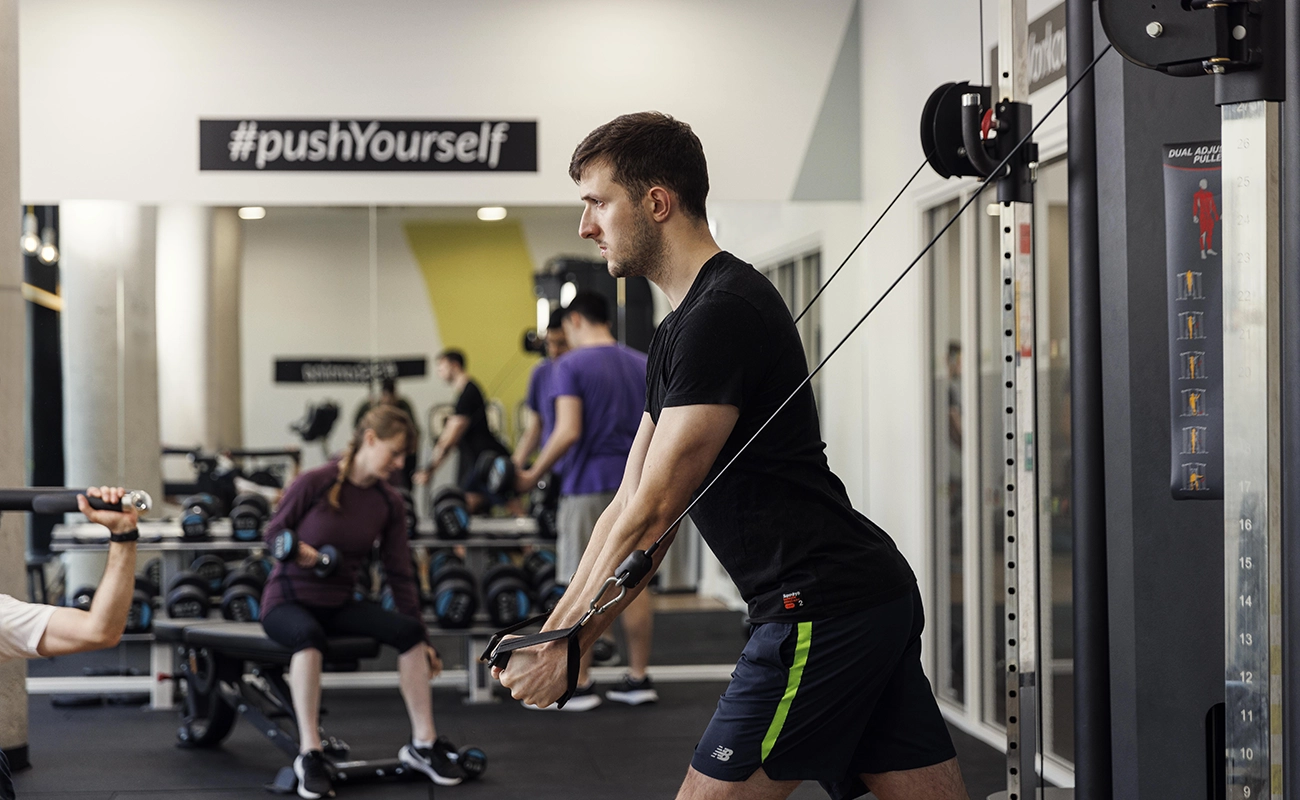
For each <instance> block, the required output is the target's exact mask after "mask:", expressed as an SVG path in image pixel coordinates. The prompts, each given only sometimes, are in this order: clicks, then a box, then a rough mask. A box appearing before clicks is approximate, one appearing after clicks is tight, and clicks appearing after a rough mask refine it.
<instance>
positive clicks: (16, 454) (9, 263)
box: [0, 0, 27, 763]
mask: <svg viewBox="0 0 1300 800" xmlns="http://www.w3.org/2000/svg"><path fill="white" fill-rule="evenodd" d="M19 208H20V206H19V204H18V4H17V2H15V0H0V209H6V210H8V212H9V218H10V219H11V220H13V219H16V218H17V214H18V210H19ZM14 229H15V226H14V225H12V224H11V225H10V226H9V227H7V228H3V230H7V231H12V230H14ZM12 240H13V237H12V236H9V237H4V236H0V242H5V241H9V242H11V241H12ZM21 282H22V259H21V257H20V256H19V251H18V248H16V247H13V246H11V245H3V244H0V486H22V485H23V484H24V475H23V464H24V461H25V449H24V447H23V394H24V392H25V384H26V371H25V369H24V352H25V350H26V336H27V333H26V323H27V314H26V313H25V312H26V309H24V308H23V300H22V295H21V293H20V284H21ZM26 530H27V526H26V524H25V520H24V519H23V515H21V514H0V592H4V593H5V594H11V595H15V596H17V597H19V598H22V599H24V600H25V599H26V595H27V588H26V575H25V572H24V569H23V564H24V552H25V551H26V544H25V538H26ZM0 710H2V711H0V748H3V749H4V750H6V751H14V755H15V756H17V758H15V759H14V760H15V761H19V762H23V763H25V761H26V747H27V664H26V662H23V661H11V662H9V663H7V664H3V665H0Z"/></svg>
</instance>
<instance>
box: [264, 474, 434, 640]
mask: <svg viewBox="0 0 1300 800" xmlns="http://www.w3.org/2000/svg"><path fill="white" fill-rule="evenodd" d="M337 477H338V462H337V461H331V462H330V463H328V464H325V465H324V466H320V467H317V468H316V469H311V470H307V471H306V472H303V473H302V474H300V475H299V476H298V478H297V479H296V480H295V481H294V482H293V483H291V484H289V488H288V489H286V490H285V492H284V497H283V498H282V499H281V500H280V507H279V508H278V509H277V510H276V512H275V515H274V516H273V517H271V521H270V522H268V523H267V524H266V528H265V532H264V536H265V539H266V541H267V543H268V545H269V544H270V542H271V539H272V538H273V537H274V536H275V535H276V534H278V533H280V532H281V531H283V530H286V529H288V530H292V531H296V532H297V534H298V540H299V541H301V542H306V543H307V544H309V545H311V546H312V547H315V548H317V549H320V548H321V547H323V546H324V545H327V544H329V545H333V546H334V547H335V548H336V549H337V550H338V551H339V562H338V567H337V568H336V569H335V570H334V572H333V574H331V575H329V576H328V577H324V578H321V577H318V576H317V575H316V574H315V573H314V572H313V571H312V570H311V569H303V568H302V567H299V566H298V565H297V564H295V563H294V562H293V561H289V562H286V563H283V564H276V565H275V569H273V570H272V571H271V576H270V577H269V578H268V579H267V581H266V588H265V589H264V590H263V591H262V614H263V615H264V616H265V615H266V614H267V613H268V612H269V611H270V610H271V609H273V608H275V607H276V606H277V605H280V604H281V603H286V602H292V603H299V604H301V605H304V606H318V607H322V608H337V607H338V606H341V605H343V604H345V603H347V602H348V601H349V600H351V599H352V592H353V586H354V585H355V584H356V580H357V574H358V572H360V570H361V568H362V565H363V563H364V562H365V561H366V560H367V559H368V558H369V556H370V553H371V551H372V549H373V548H374V546H375V544H376V542H378V544H379V553H380V555H381V557H382V558H383V563H384V571H385V572H386V573H387V575H388V582H389V585H390V586H391V587H392V589H393V599H394V600H395V601H396V603H397V610H398V611H399V612H400V613H402V614H405V615H406V616H408V617H412V618H414V619H418V620H421V622H423V617H422V616H421V614H420V595H419V591H418V590H417V588H416V583H415V574H414V571H413V569H412V564H411V546H410V543H409V541H408V540H407V534H406V517H405V511H404V509H403V505H402V496H401V495H399V494H398V493H397V491H396V490H395V489H393V487H392V486H390V485H389V484H388V482H387V481H377V482H375V483H374V484H373V485H371V486H368V487H366V488H364V489H363V488H362V487H360V486H357V485H355V484H353V483H351V482H349V481H344V482H343V486H342V487H341V489H340V491H339V508H338V509H337V510H335V509H334V507H333V506H331V505H330V502H329V490H330V487H332V486H333V485H334V480H335V478H337Z"/></svg>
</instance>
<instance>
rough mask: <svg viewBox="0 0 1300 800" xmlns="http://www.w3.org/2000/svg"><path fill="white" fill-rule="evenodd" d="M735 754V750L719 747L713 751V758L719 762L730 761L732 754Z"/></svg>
mask: <svg viewBox="0 0 1300 800" xmlns="http://www.w3.org/2000/svg"><path fill="white" fill-rule="evenodd" d="M735 752H736V751H735V750H732V749H731V748H729V747H723V746H722V745H718V749H717V750H714V751H713V757H714V758H716V759H718V760H719V761H730V760H731V756H732V754H733V753H735Z"/></svg>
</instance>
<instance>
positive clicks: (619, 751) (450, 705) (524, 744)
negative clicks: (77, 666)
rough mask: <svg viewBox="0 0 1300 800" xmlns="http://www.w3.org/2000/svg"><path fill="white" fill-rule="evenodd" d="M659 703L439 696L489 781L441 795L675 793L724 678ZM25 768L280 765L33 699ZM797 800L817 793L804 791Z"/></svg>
mask: <svg viewBox="0 0 1300 800" xmlns="http://www.w3.org/2000/svg"><path fill="white" fill-rule="evenodd" d="M659 688H660V694H661V696H662V700H661V702H660V703H659V704H658V705H657V706H642V707H639V708H628V707H626V706H621V705H617V704H609V703H607V704H606V705H604V706H602V707H600V708H598V709H596V710H594V711H590V712H584V713H571V712H563V711H559V712H555V711H529V710H526V709H524V708H522V707H520V706H519V705H518V704H517V703H514V702H510V701H508V700H506V701H504V702H501V703H498V704H496V705H492V706H466V705H464V704H463V703H462V702H461V695H460V694H459V693H457V692H452V691H448V690H438V691H436V692H435V693H434V705H435V710H436V714H437V720H438V726H439V731H440V732H441V733H443V734H445V735H447V736H449V737H451V738H452V739H453V740H455V741H457V742H459V743H462V744H477V745H479V746H480V747H482V748H484V749H485V750H486V751H487V753H488V757H489V760H490V765H489V767H488V772H487V775H486V776H484V778H483V780H481V781H479V782H478V783H474V784H465V785H462V786H458V787H454V788H449V789H439V790H438V792H437V794H438V797H440V798H464V800H472V799H473V798H484V799H485V800H486V799H487V798H491V800H515V798H519V799H520V800H522V799H523V798H556V799H557V800H558V798H568V799H570V800H572V799H573V798H597V797H599V798H606V797H620V798H662V797H672V796H674V794H675V793H676V790H677V787H678V786H679V784H680V783H681V779H682V776H683V775H684V774H685V772H686V767H687V764H688V763H689V762H690V757H691V752H692V750H693V748H694V745H695V741H696V737H697V736H698V735H699V733H700V732H701V731H702V730H703V729H704V726H705V725H706V724H707V722H708V719H709V717H710V715H711V714H712V713H713V708H714V705H715V703H716V700H717V696H718V694H719V693H721V691H722V690H723V688H725V687H724V685H723V684H721V683H692V684H664V685H661V686H660V687H659ZM325 704H326V706H327V707H328V709H329V712H330V713H329V714H328V716H326V717H325V720H324V721H325V723H326V725H327V726H328V730H329V732H330V733H331V734H333V735H335V736H338V737H340V738H343V739H345V740H347V741H348V742H349V743H351V745H352V748H353V750H352V756H353V757H355V758H386V757H392V756H394V755H396V753H397V750H398V748H399V747H401V745H402V744H403V743H404V742H405V741H406V739H407V738H408V737H409V735H410V731H409V727H408V723H407V720H406V713H405V710H404V708H403V706H402V701H401V698H400V697H399V696H398V693H397V692H396V691H392V690H364V691H363V690H352V691H333V692H327V693H326V695H325ZM29 705H30V711H31V726H30V736H29V739H30V743H31V759H32V763H33V765H34V766H33V768H32V769H29V770H25V771H23V772H22V773H20V774H19V775H18V776H17V781H16V782H17V787H18V793H19V798H20V799H21V798H42V800H54V799H55V798H68V799H69V800H72V799H73V798H76V800H101V798H102V799H103V800H109V798H113V800H128V798H130V799H132V800H135V799H136V798H140V799H143V798H151V799H154V800H156V798H160V797H187V796H193V795H197V796H201V797H203V798H206V799H208V800H217V799H218V798H221V799H223V800H224V798H267V797H273V796H274V795H270V794H268V793H266V792H265V791H264V790H263V789H262V784H264V783H265V782H267V781H269V780H271V779H272V778H273V777H274V775H275V772H276V770H277V769H279V768H280V767H281V766H284V765H285V764H286V763H287V761H288V759H287V758H285V757H284V756H283V755H282V754H281V753H280V751H279V750H277V749H275V748H274V747H272V746H271V745H270V744H269V743H268V742H267V740H266V739H265V738H264V737H262V736H261V735H260V734H259V733H257V732H256V731H255V730H254V729H253V728H252V726H250V725H248V724H247V723H246V722H243V721H240V722H238V723H236V725H235V729H234V731H233V732H232V733H231V735H230V738H228V739H227V740H226V742H225V743H224V745H223V746H222V747H221V748H220V749H216V750H181V749H179V748H177V747H176V746H175V741H176V715H175V714H174V713H172V712H155V711H147V710H142V709H138V708H121V707H108V706H105V707H97V708H85V709H55V708H52V707H51V706H50V704H49V702H48V700H47V699H46V698H44V697H39V696H35V697H33V698H32V699H31V702H30V704H29ZM953 736H954V740H955V741H956V744H957V750H958V758H959V760H960V763H961V765H962V770H963V772H964V774H965V776H966V779H967V784H968V786H969V788H970V793H971V797H972V798H974V799H975V800H980V799H981V798H984V797H987V796H988V795H989V794H990V793H992V792H994V791H997V790H998V789H1000V788H1002V787H1003V781H1004V778H1003V769H1004V764H1005V760H1004V758H1003V756H1002V755H1001V754H1000V753H998V752H996V751H995V750H993V749H992V748H990V747H988V746H986V745H984V744H983V743H981V742H978V741H976V740H974V739H972V738H970V737H968V736H965V735H963V734H960V733H958V732H955V731H954V734H953ZM430 789H431V787H430V786H429V785H428V784H423V783H390V784H370V785H362V786H353V787H347V788H345V789H343V790H342V791H340V792H339V796H340V797H341V798H381V797H382V798H395V799H396V798H427V797H430V796H431V793H430ZM793 797H795V798H800V799H801V800H807V799H808V798H818V797H825V795H824V794H823V793H822V792H821V790H820V789H819V788H818V787H817V786H816V785H815V784H804V785H803V786H802V787H800V788H799V789H798V790H797V791H796V792H795V794H794V795H793Z"/></svg>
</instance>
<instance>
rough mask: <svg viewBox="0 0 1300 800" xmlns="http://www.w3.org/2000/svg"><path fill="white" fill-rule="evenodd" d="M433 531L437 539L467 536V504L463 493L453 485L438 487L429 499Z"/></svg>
mask: <svg viewBox="0 0 1300 800" xmlns="http://www.w3.org/2000/svg"><path fill="white" fill-rule="evenodd" d="M430 507H431V508H432V509H433V527H434V533H436V534H437V536H438V538H439V539H464V538H465V537H467V536H469V506H467V505H466V504H465V493H464V492H462V491H461V490H460V489H458V488H457V487H455V486H446V487H444V488H442V489H439V490H438V491H437V492H436V493H434V495H433V499H432V500H431V501H430Z"/></svg>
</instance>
